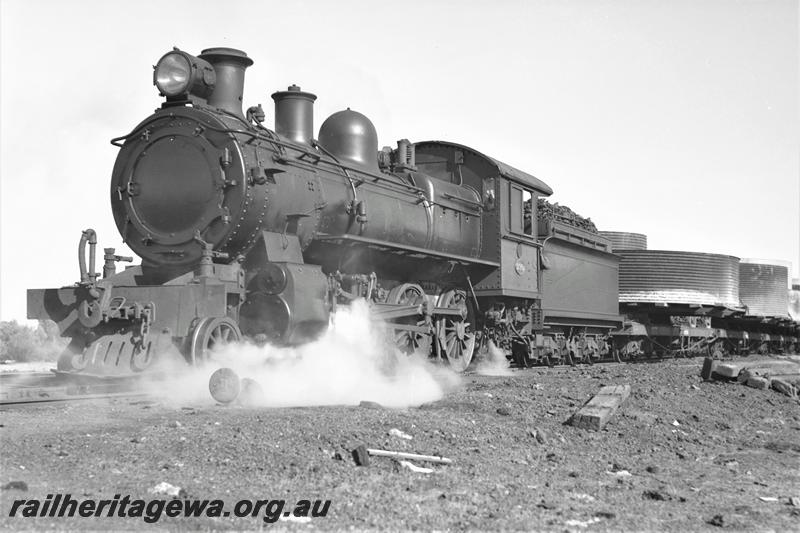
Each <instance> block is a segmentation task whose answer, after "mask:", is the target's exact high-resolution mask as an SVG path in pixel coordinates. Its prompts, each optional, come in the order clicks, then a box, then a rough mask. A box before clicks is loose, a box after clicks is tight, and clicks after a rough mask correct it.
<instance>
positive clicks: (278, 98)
mask: <svg viewBox="0 0 800 533" xmlns="http://www.w3.org/2000/svg"><path fill="white" fill-rule="evenodd" d="M272 99H273V100H275V133H277V134H278V135H280V136H281V137H285V138H287V139H289V140H290V141H294V142H296V143H300V144H306V145H310V144H311V140H312V139H313V138H314V101H315V100H316V99H317V96H316V95H314V94H311V93H307V92H303V91H301V90H300V87H298V86H297V85H292V86H290V87H289V88H288V89H286V90H285V91H278V92H276V93H273V94H272Z"/></svg>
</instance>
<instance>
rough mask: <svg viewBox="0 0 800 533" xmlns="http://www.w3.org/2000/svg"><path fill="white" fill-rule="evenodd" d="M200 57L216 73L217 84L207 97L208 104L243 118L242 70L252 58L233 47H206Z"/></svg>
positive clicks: (248, 64)
mask: <svg viewBox="0 0 800 533" xmlns="http://www.w3.org/2000/svg"><path fill="white" fill-rule="evenodd" d="M200 59H205V60H206V61H208V62H209V63H211V65H212V66H213V67H214V71H215V72H216V74H217V85H216V87H215V88H214V92H213V93H211V96H209V98H208V105H210V106H211V107H216V108H219V109H223V110H225V111H227V112H228V113H231V114H234V115H236V116H237V117H239V118H241V119H244V113H242V93H243V92H244V71H245V69H246V68H247V67H249V66H250V65H252V64H253V60H252V59H250V58H249V57H247V54H245V53H244V52H242V51H241V50H236V49H234V48H207V49H205V50H203V53H201V54H200Z"/></svg>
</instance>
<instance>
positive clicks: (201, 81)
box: [153, 48, 217, 98]
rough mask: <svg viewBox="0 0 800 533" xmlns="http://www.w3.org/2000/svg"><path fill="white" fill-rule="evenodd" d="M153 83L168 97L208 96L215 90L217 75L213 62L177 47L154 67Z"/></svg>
mask: <svg viewBox="0 0 800 533" xmlns="http://www.w3.org/2000/svg"><path fill="white" fill-rule="evenodd" d="M153 68H154V71H153V85H155V86H156V87H157V88H158V92H159V93H161V95H163V96H166V97H167V98H176V97H180V96H188V95H193V96H198V97H200V98H206V97H208V95H210V94H211V92H212V91H213V90H214V85H215V84H216V82H217V75H216V73H215V72H214V67H212V66H211V63H209V62H208V61H205V60H203V59H200V58H198V57H195V56H193V55H191V54H187V53H186V52H183V51H181V50H178V49H177V48H175V49H174V50H173V51H171V52H167V53H166V54H164V55H163V56H162V57H161V59H159V60H158V63H156V66H155V67H153Z"/></svg>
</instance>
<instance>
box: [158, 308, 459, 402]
mask: <svg viewBox="0 0 800 533" xmlns="http://www.w3.org/2000/svg"><path fill="white" fill-rule="evenodd" d="M387 339H388V336H387V335H386V334H385V333H384V331H383V327H382V324H380V323H377V322H375V321H374V320H371V319H370V317H369V308H368V306H367V304H366V303H365V302H363V301H356V302H355V303H353V305H351V306H350V307H349V308H341V307H340V308H339V309H338V310H337V312H336V315H335V316H334V318H333V320H332V324H331V327H330V328H328V331H327V332H326V333H325V334H324V335H323V336H322V337H320V338H319V339H317V340H316V341H313V342H311V343H308V344H305V345H302V346H297V347H276V346H271V345H266V346H255V345H252V344H246V343H243V344H236V345H230V346H227V347H225V348H224V349H223V350H221V351H220V352H218V353H215V354H214V357H213V359H214V364H212V365H209V366H206V367H204V368H201V369H191V370H190V371H189V372H187V371H186V369H185V368H184V370H183V375H182V376H181V377H179V378H176V379H175V380H171V381H170V382H169V383H168V384H167V385H166V386H167V387H168V388H169V390H170V396H171V397H172V398H173V399H175V400H176V401H183V402H198V401H202V402H212V401H213V400H212V399H211V395H210V393H209V391H208V379H209V376H211V374H212V373H213V372H214V371H215V370H217V369H218V368H222V367H228V368H231V369H233V370H234V371H235V372H236V373H237V374H238V375H239V377H240V378H249V379H252V380H253V381H255V382H256V383H257V384H258V385H259V386H260V388H261V389H262V391H263V395H259V397H258V398H257V399H255V400H254V402H255V405H259V406H264V407H290V406H292V407H296V406H312V405H358V404H359V403H360V402H362V401H371V402H377V403H379V404H381V405H383V406H386V407H408V406H416V405H420V404H423V403H427V402H432V401H436V400H438V399H440V398H442V397H443V396H444V394H445V393H446V392H447V391H448V390H451V389H452V388H454V387H456V386H457V385H458V383H459V382H460V378H459V376H458V375H457V374H455V373H454V372H452V371H451V370H449V369H447V368H446V367H443V366H439V365H436V364H433V363H432V362H431V361H430V360H428V358H427V357H426V356H422V355H417V354H414V355H410V356H409V355H405V354H402V353H399V352H398V351H397V350H396V348H394V346H392V345H390V343H388V342H387ZM164 386H165V385H164V384H163V383H162V384H161V385H159V388H162V387H164ZM162 391H163V389H162Z"/></svg>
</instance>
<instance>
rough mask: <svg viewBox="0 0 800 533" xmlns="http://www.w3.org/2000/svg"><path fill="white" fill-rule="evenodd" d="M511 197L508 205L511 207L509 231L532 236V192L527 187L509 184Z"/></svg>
mask: <svg viewBox="0 0 800 533" xmlns="http://www.w3.org/2000/svg"><path fill="white" fill-rule="evenodd" d="M509 185H510V189H511V198H510V202H509V207H510V209H511V213H510V215H511V231H512V232H513V233H519V234H522V235H529V236H533V222H534V206H533V194H532V193H531V191H529V190H527V189H523V188H522V187H520V186H518V185H515V184H513V183H511V184H509Z"/></svg>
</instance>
